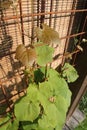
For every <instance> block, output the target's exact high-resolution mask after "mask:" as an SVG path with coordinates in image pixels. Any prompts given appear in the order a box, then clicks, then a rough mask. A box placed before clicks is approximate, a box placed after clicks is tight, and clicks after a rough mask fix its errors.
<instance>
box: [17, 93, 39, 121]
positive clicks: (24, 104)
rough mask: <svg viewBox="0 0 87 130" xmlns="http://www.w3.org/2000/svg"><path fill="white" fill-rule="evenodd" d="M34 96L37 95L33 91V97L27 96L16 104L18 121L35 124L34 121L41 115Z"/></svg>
mask: <svg viewBox="0 0 87 130" xmlns="http://www.w3.org/2000/svg"><path fill="white" fill-rule="evenodd" d="M34 92H35V91H34ZM34 94H35V93H33V91H32V97H31V95H29V96H25V97H24V98H22V99H21V100H20V101H19V102H18V103H16V104H15V115H16V117H17V119H18V120H20V121H32V122H33V120H35V119H36V118H37V117H38V115H39V113H40V107H39V102H38V101H37V100H36V98H35V96H34ZM34 99H35V100H34ZM21 109H22V110H21ZM20 110H21V111H20Z"/></svg>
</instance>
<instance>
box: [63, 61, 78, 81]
mask: <svg viewBox="0 0 87 130" xmlns="http://www.w3.org/2000/svg"><path fill="white" fill-rule="evenodd" d="M62 76H63V77H64V78H66V80H67V82H68V83H70V82H74V81H75V80H77V78H78V77H79V76H78V74H77V71H76V70H75V68H74V67H73V66H72V65H70V64H69V63H65V65H64V66H63V68H62Z"/></svg>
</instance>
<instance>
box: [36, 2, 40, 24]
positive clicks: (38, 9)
mask: <svg viewBox="0 0 87 130" xmlns="http://www.w3.org/2000/svg"><path fill="white" fill-rule="evenodd" d="M39 12H40V0H37V14H38V13H39ZM37 26H39V15H37Z"/></svg>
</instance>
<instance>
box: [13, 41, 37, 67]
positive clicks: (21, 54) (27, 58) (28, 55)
mask: <svg viewBox="0 0 87 130" xmlns="http://www.w3.org/2000/svg"><path fill="white" fill-rule="evenodd" d="M15 58H16V59H18V60H19V61H20V62H21V63H22V64H23V65H24V66H26V67H28V66H32V65H33V63H34V62H35V61H36V52H35V49H34V48H30V49H27V48H25V46H24V45H23V44H20V45H19V46H18V47H17V49H16V56H15Z"/></svg>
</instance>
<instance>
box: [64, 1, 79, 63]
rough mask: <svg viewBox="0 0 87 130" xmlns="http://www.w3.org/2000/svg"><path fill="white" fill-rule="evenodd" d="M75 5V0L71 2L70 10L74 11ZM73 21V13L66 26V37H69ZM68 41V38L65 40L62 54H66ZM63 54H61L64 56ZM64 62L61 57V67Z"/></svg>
mask: <svg viewBox="0 0 87 130" xmlns="http://www.w3.org/2000/svg"><path fill="white" fill-rule="evenodd" d="M76 3H77V0H73V4H72V10H74V8H75V5H76ZM73 20H74V17H73V13H71V16H70V21H69V26H68V31H67V36H68V35H70V33H71V27H72V24H73ZM69 39H70V38H67V39H66V42H65V47H64V53H65V52H66V50H67V48H68V44H69ZM64 53H63V54H64ZM64 61H65V58H64V57H63V58H62V65H63V64H64Z"/></svg>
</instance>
